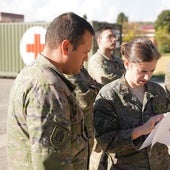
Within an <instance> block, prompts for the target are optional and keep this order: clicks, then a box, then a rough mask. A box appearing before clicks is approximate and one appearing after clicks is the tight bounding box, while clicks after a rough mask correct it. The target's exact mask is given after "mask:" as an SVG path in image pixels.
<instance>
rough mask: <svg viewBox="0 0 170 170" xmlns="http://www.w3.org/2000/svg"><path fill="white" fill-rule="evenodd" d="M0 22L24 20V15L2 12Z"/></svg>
mask: <svg viewBox="0 0 170 170" xmlns="http://www.w3.org/2000/svg"><path fill="white" fill-rule="evenodd" d="M0 22H24V15H21V14H13V13H7V12H0Z"/></svg>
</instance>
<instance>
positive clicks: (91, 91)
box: [66, 67, 102, 150]
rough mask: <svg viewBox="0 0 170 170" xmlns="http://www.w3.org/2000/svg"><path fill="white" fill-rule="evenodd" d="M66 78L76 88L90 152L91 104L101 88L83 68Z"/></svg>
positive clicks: (91, 130) (91, 138) (91, 132)
mask: <svg viewBox="0 0 170 170" xmlns="http://www.w3.org/2000/svg"><path fill="white" fill-rule="evenodd" d="M66 76H67V78H68V79H69V80H70V81H71V82H72V83H73V84H74V85H75V86H76V88H75V94H76V98H77V100H78V102H79V105H80V107H81V109H82V110H83V112H84V116H85V123H86V127H87V131H88V137H89V142H90V148H91V150H92V147H93V140H94V122H93V104H94V101H95V98H96V95H97V93H98V91H99V89H100V88H101V87H102V86H101V84H98V83H97V82H96V81H95V80H93V79H92V77H91V76H90V75H89V73H88V71H87V70H86V68H84V67H83V68H82V69H81V71H80V73H79V74H77V75H75V74H74V75H66Z"/></svg>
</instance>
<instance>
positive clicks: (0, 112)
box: [0, 78, 14, 170]
mask: <svg viewBox="0 0 170 170" xmlns="http://www.w3.org/2000/svg"><path fill="white" fill-rule="evenodd" d="M13 81H14V79H5V78H4V79H3V78H0V170H8V165H7V153H6V118H7V106H8V99H9V92H10V88H11V85H12V83H13Z"/></svg>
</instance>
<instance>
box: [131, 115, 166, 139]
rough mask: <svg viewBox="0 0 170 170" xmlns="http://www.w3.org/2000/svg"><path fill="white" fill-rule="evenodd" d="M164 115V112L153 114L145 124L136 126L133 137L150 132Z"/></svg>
mask: <svg viewBox="0 0 170 170" xmlns="http://www.w3.org/2000/svg"><path fill="white" fill-rule="evenodd" d="M163 117H164V115H163V114H161V115H156V116H153V117H151V118H150V119H149V120H148V121H147V122H146V123H145V124H143V125H142V126H139V127H137V128H135V129H134V130H133V132H132V139H133V140H134V139H136V138H138V137H140V136H142V135H147V134H149V133H150V132H151V131H152V130H153V129H154V128H155V126H156V124H157V123H158V122H160V121H161V120H162V119H163Z"/></svg>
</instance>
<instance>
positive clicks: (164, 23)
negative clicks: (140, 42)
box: [154, 10, 170, 33]
mask: <svg viewBox="0 0 170 170" xmlns="http://www.w3.org/2000/svg"><path fill="white" fill-rule="evenodd" d="M154 27H155V30H156V31H157V30H158V29H159V28H160V29H163V28H164V27H166V28H167V31H168V32H169V33H170V10H163V11H162V12H161V13H160V14H159V15H158V17H157V19H156V21H155V25H154Z"/></svg>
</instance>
